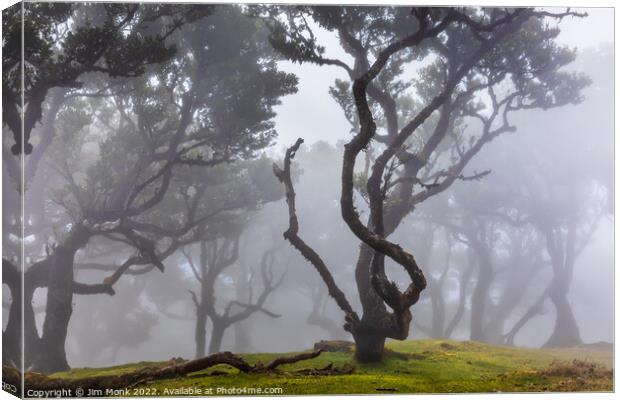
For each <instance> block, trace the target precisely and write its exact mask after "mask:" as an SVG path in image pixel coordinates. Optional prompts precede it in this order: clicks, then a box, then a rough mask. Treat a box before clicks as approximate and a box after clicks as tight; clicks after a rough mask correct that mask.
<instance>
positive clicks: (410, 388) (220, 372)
mask: <svg viewBox="0 0 620 400" xmlns="http://www.w3.org/2000/svg"><path fill="white" fill-rule="evenodd" d="M388 347H389V348H390V349H391V350H393V351H394V352H398V353H405V354H406V355H407V357H402V356H399V355H398V354H395V353H393V354H391V355H390V356H388V357H387V358H386V359H385V361H384V362H382V363H377V364H368V365H355V363H354V361H353V358H352V354H350V353H343V352H324V353H323V354H321V355H320V356H319V357H318V358H315V359H312V360H307V361H303V362H299V363H296V364H292V365H288V366H284V367H281V368H280V369H281V371H282V372H281V373H252V374H246V373H240V372H238V371H237V370H235V369H234V368H232V367H227V366H216V367H211V368H209V369H207V370H204V371H201V372H198V373H194V374H190V375H188V376H186V377H183V378H177V379H172V380H161V381H155V382H151V383H148V384H144V385H141V386H137V387H135V388H132V389H131V391H130V392H129V393H122V394H123V395H127V394H129V395H158V396H162V395H183V394H200V395H208V394H219V395H223V394H234V393H237V394H256V393H257V392H252V390H256V389H257V388H260V389H261V390H265V389H266V388H281V391H280V390H279V389H276V391H273V390H271V389H270V390H269V392H263V394H265V393H267V394H280V393H281V394H285V395H291V394H328V393H330V394H346V393H349V394H379V393H384V394H385V393H400V394H403V393H464V392H546V391H550V392H556V391H597V392H598V391H612V390H613V373H612V363H613V349H612V346H611V345H610V344H598V345H587V346H580V347H573V348H568V349H523V348H516V347H504V346H493V345H487V344H482V343H477V342H471V341H466V342H459V341H451V340H409V341H403V342H396V341H395V342H390V343H389V344H388ZM277 356H280V354H247V355H244V356H243V357H244V358H245V359H246V361H248V362H250V363H256V362H258V361H261V362H263V363H265V362H267V361H269V360H272V359H274V358H275V357H277ZM166 363H170V361H169V362H165V363H137V364H127V365H121V366H115V367H110V368H97V369H91V368H79V369H73V370H72V371H69V372H63V373H58V374H54V375H52V376H51V377H58V378H80V377H91V376H104V375H117V374H122V373H125V372H130V371H132V370H135V369H138V368H145V367H158V366H160V365H164V364H166ZM329 363H333V365H334V367H343V366H345V365H355V370H354V372H353V373H351V374H344V375H330V376H315V375H301V374H299V373H297V372H295V371H299V370H302V369H310V368H322V367H325V366H326V365H328V364H329ZM222 388H223V389H227V390H228V391H224V390H223V389H222ZM243 388H246V389H243ZM237 389H238V390H237ZM190 390H191V391H193V392H189V391H190ZM235 390H237V391H236V392H235ZM244 390H245V392H244Z"/></svg>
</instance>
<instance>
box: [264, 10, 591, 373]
mask: <svg viewBox="0 0 620 400" xmlns="http://www.w3.org/2000/svg"><path fill="white" fill-rule="evenodd" d="M282 11H285V14H286V18H282V17H281V12H282ZM570 15H576V14H575V13H572V12H570V11H567V12H565V13H558V14H553V13H550V12H548V11H542V10H537V9H532V8H522V9H499V8H489V9H488V8H465V9H463V8H436V9H432V8H413V9H409V8H404V7H402V8H401V7H329V6H325V7H296V8H288V9H284V10H281V9H276V10H272V13H271V16H272V18H271V20H270V26H271V29H272V37H271V41H272V44H273V45H274V47H275V48H276V49H278V50H279V51H280V52H282V54H284V55H285V56H286V57H288V58H289V59H290V60H292V61H296V62H310V63H315V64H319V65H335V66H338V67H340V68H343V69H344V70H345V71H346V72H347V74H348V75H349V76H350V80H351V82H352V84H351V85H345V86H344V89H346V90H347V91H348V93H349V96H350V98H351V99H352V100H351V101H349V102H348V104H349V106H346V107H344V109H345V113H348V115H349V116H350V118H351V119H354V120H355V121H357V124H358V126H359V129H357V130H356V131H355V134H354V136H353V138H352V139H351V140H350V141H349V142H348V143H347V144H346V145H345V151H344V156H343V164H342V165H343V169H342V182H341V184H342V195H341V199H340V204H341V212H342V217H343V219H344V221H345V222H346V223H347V225H348V226H349V228H350V229H351V231H352V232H353V233H354V234H355V235H356V236H357V237H358V238H359V239H360V240H361V241H362V243H363V245H362V247H361V250H360V256H359V258H358V263H357V268H356V281H357V285H358V291H359V294H360V299H361V301H362V309H363V314H362V316H361V318H360V316H359V315H358V314H357V313H356V312H355V311H354V310H353V308H352V307H351V305H350V303H349V301H348V300H347V298H346V296H345V294H344V293H343V292H342V291H341V290H340V289H339V288H338V286H337V285H336V284H335V282H334V280H333V277H332V276H331V273H330V272H329V269H328V268H327V266H326V265H325V263H324V262H323V260H322V259H321V257H320V256H319V255H318V253H316V252H315V251H314V250H312V248H311V247H309V246H308V245H307V244H306V243H305V242H304V240H303V239H301V238H300V237H299V236H298V221H297V217H296V212H295V211H296V210H295V192H294V190H293V184H292V181H291V179H290V176H289V174H290V164H291V159H292V158H293V157H294V156H295V152H296V151H297V149H298V148H299V146H300V145H301V143H302V142H303V141H302V140H301V139H300V140H298V141H297V143H295V145H294V146H292V147H290V148H289V149H288V150H287V152H286V156H285V160H284V167H283V169H282V168H280V167H276V168H275V174H276V176H277V177H278V179H279V180H280V181H281V182H282V183H283V184H284V185H285V187H286V189H287V201H288V205H289V215H290V226H289V229H288V230H287V231H286V232H285V234H284V235H285V238H286V239H287V240H289V241H290V242H291V244H292V245H293V246H295V247H296V248H297V249H298V250H299V251H300V252H301V253H302V254H303V255H304V256H305V257H306V258H307V259H308V260H309V261H310V262H311V263H312V264H313V266H314V267H315V268H316V269H317V270H318V272H319V273H320V275H321V277H322V278H323V280H324V282H325V284H326V285H327V286H328V289H329V293H330V295H331V296H332V297H333V298H334V299H335V300H336V302H337V304H338V305H339V307H340V308H341V309H342V310H343V311H344V313H345V314H346V323H345V330H347V331H348V332H350V333H351V334H352V335H353V337H354V339H355V342H356V357H357V359H358V360H359V361H361V362H372V361H378V360H381V359H382V356H383V347H384V343H385V340H386V338H393V339H399V340H403V339H405V338H406V337H407V335H408V333H409V325H410V322H411V318H412V316H411V311H410V308H411V306H412V305H413V304H415V303H416V302H417V301H418V299H419V296H420V293H421V292H422V290H424V288H425V287H426V280H425V278H424V274H423V273H422V270H421V269H420V268H419V266H418V263H417V262H416V260H415V259H414V257H413V256H412V255H411V254H410V253H409V252H407V251H405V250H404V249H403V248H402V247H401V246H399V245H398V244H396V243H393V242H391V241H390V240H388V239H387V238H388V236H389V235H390V234H392V233H393V232H394V230H395V229H396V228H397V227H398V225H399V224H400V222H401V221H402V219H403V218H404V216H406V215H407V214H409V213H410V212H411V211H413V209H414V208H415V207H416V206H417V205H419V204H421V203H422V202H423V201H425V200H427V199H429V198H431V197H432V196H434V195H436V194H438V193H440V192H442V191H443V190H445V189H447V188H448V187H449V186H450V185H451V184H452V183H454V182H455V181H456V180H459V179H461V180H468V179H475V178H480V177H482V176H483V175H484V173H474V174H473V175H470V176H467V175H464V173H463V171H464V169H465V167H466V166H467V164H468V163H469V161H470V160H471V159H472V158H473V157H474V156H475V155H476V154H477V153H478V152H479V151H480V149H481V148H482V147H483V146H484V145H485V144H486V143H488V142H490V141H491V140H493V139H495V138H496V137H498V136H499V135H501V134H502V133H505V132H510V131H513V130H514V127H513V126H512V125H511V124H510V122H509V119H508V117H509V116H510V114H511V113H513V112H514V111H515V110H521V109H527V110H529V109H536V108H541V109H548V108H553V107H560V106H563V105H566V104H569V103H576V102H578V101H579V100H580V94H579V93H580V91H581V89H582V88H583V87H584V86H586V85H587V84H588V79H587V78H585V77H583V76H580V75H577V74H571V73H567V72H564V71H562V70H561V67H563V66H565V65H567V64H569V63H570V62H571V61H572V60H573V59H574V57H575V55H574V51H573V50H571V49H568V48H565V47H561V46H559V45H557V44H556V43H555V41H554V38H555V37H556V36H557V35H558V33H559V29H557V28H555V27H551V26H550V25H549V21H553V20H557V19H561V18H563V17H566V16H570ZM308 18H310V19H312V20H313V21H314V22H315V23H316V24H318V25H319V26H321V27H322V28H324V29H327V30H329V31H331V32H335V33H336V34H337V35H338V37H339V39H340V43H341V45H342V47H343V49H344V50H345V51H346V52H347V53H348V55H350V56H351V57H352V58H353V59H354V65H353V66H349V65H348V64H347V63H346V62H344V61H342V60H338V59H331V58H328V57H326V56H324V48H323V47H322V46H321V45H320V43H317V39H316V38H317V36H316V35H315V34H314V33H313V32H312V26H311V25H310V24H309V23H308ZM421 60H425V61H427V64H426V65H427V66H426V67H423V68H421V70H420V72H419V74H418V75H419V78H418V79H411V78H410V77H409V75H408V73H406V72H405V71H406V69H405V66H407V64H409V63H411V62H413V61H421ZM408 90H414V91H415V92H416V93H417V95H418V97H419V98H420V104H419V105H418V106H417V107H416V106H414V107H412V108H411V110H410V111H411V112H410V113H409V114H407V115H406V116H400V118H399V115H398V108H397V107H396V103H397V100H398V99H399V97H401V95H402V94H403V93H406V92H407V91H408ZM345 104H346V103H345ZM431 115H437V117H436V120H435V121H436V122H435V124H434V126H433V127H432V128H430V129H428V130H423V129H421V128H422V127H423V125H424V124H425V123H430V122H431V120H430V119H429V117H431ZM460 118H470V119H471V120H474V121H478V126H479V133H478V134H466V133H464V132H462V131H460V130H458V129H454V122H455V121H458V120H459V119H460ZM382 125H383V126H385V129H384V131H385V133H384V134H381V133H380V132H379V128H380V127H381V126H382ZM425 131H426V132H428V134H426V135H425V134H424V132H425ZM444 140H450V141H452V146H451V147H452V150H451V151H450V152H446V153H443V154H446V155H447V156H445V157H439V158H437V155H438V154H437V153H436V150H437V149H438V146H439V145H440V144H441V143H442V142H443V141H444ZM373 141H374V142H375V143H378V144H381V145H382V146H381V147H380V152H379V153H378V154H379V155H378V156H377V157H376V159H374V160H372V166H370V167H369V169H368V171H369V172H368V178H367V179H366V190H365V192H366V194H365V195H366V196H367V202H368V209H369V217H368V221H367V222H362V220H361V219H360V215H359V212H358V211H357V209H356V207H355V202H354V197H355V195H354V194H355V187H356V178H355V176H356V169H355V167H356V160H357V157H358V155H360V153H362V152H363V151H366V150H367V149H368V148H369V146H371V145H372V142H373ZM416 188H417V189H418V190H417V191H416ZM386 256H387V257H388V258H389V259H391V260H393V261H394V262H396V263H397V264H398V265H400V266H402V267H403V268H404V269H405V271H406V272H407V274H408V276H409V279H410V284H409V285H408V286H407V288H406V289H404V290H401V289H399V287H398V285H397V284H396V283H395V282H390V281H389V280H388V278H387V276H386V273H385V265H384V263H385V257H386ZM387 307H389V308H390V309H391V310H392V311H387Z"/></svg>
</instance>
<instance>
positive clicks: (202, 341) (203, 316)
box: [194, 304, 207, 358]
mask: <svg viewBox="0 0 620 400" xmlns="http://www.w3.org/2000/svg"><path fill="white" fill-rule="evenodd" d="M206 328H207V309H206V307H204V305H202V304H201V305H200V307H197V308H196V328H195V331H194V340H195V341H196V358H202V357H204V356H205V349H206V335H207V332H206Z"/></svg>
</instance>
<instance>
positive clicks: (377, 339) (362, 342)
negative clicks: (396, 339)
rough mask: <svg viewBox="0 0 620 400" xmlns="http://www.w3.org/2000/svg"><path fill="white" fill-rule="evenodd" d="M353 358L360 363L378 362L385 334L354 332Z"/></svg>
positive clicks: (381, 356)
mask: <svg viewBox="0 0 620 400" xmlns="http://www.w3.org/2000/svg"><path fill="white" fill-rule="evenodd" d="M353 338H354V339H355V359H356V360H357V361H359V362H361V363H370V362H379V361H381V360H383V348H384V346H385V339H386V338H385V335H377V334H355V335H353Z"/></svg>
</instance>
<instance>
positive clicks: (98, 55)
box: [2, 3, 211, 156]
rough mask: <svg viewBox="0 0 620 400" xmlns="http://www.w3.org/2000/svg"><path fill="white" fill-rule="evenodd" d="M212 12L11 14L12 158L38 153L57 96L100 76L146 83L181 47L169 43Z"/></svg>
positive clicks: (6, 80)
mask: <svg viewBox="0 0 620 400" xmlns="http://www.w3.org/2000/svg"><path fill="white" fill-rule="evenodd" d="M210 12H211V7H190V8H189V9H188V8H187V7H185V8H184V7H179V6H175V5H146V6H144V5H142V6H139V5H137V4H100V5H80V4H69V3H28V4H26V3H24V4H23V9H22V6H21V4H18V5H15V6H13V7H9V8H7V9H6V10H5V11H3V26H2V28H3V32H4V41H3V54H4V55H3V58H2V63H3V76H2V109H3V116H4V117H3V126H4V125H6V126H8V127H9V129H10V130H11V132H12V133H13V138H14V140H15V144H14V145H13V146H12V147H11V152H12V153H13V154H14V155H19V154H21V153H22V152H23V153H25V154H27V155H28V154H30V153H31V152H32V150H33V146H32V144H31V143H29V140H30V134H31V132H32V129H33V128H34V126H35V125H36V124H37V123H38V122H40V120H41V117H42V114H43V108H44V106H43V104H44V102H45V100H46V96H47V94H48V92H49V91H50V90H51V89H53V88H79V87H81V86H82V85H83V82H82V81H80V78H81V77H83V75H84V74H87V73H92V72H99V73H103V74H106V75H107V76H109V77H111V78H115V77H132V76H139V75H141V74H142V73H143V72H144V68H145V66H147V65H149V64H156V63H160V62H163V61H165V60H168V59H169V58H170V57H171V56H172V54H173V52H174V47H172V46H169V45H167V44H166V43H165V40H166V38H167V37H168V36H170V35H171V34H172V33H173V32H174V31H176V30H177V29H178V28H179V27H181V26H182V25H183V24H184V23H186V22H188V21H192V20H195V19H197V18H200V17H202V16H204V15H208V14H209V13H210ZM22 28H23V34H24V35H23V43H22ZM144 33H146V35H145V34H144ZM22 44H23V50H24V58H23V60H22ZM22 62H23V65H22ZM22 69H23V79H22ZM22 83H23V85H24V93H23V100H24V107H25V108H24V110H23V114H24V116H23V122H22V118H21V117H20V112H21V111H22V110H21V104H22V103H21V102H22V93H21V87H22ZM22 123H23V130H24V132H23V139H24V142H23V143H22V134H21V130H22ZM6 155H7V154H5V156H6Z"/></svg>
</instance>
